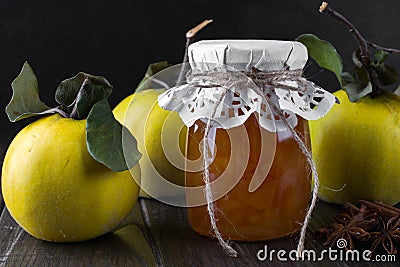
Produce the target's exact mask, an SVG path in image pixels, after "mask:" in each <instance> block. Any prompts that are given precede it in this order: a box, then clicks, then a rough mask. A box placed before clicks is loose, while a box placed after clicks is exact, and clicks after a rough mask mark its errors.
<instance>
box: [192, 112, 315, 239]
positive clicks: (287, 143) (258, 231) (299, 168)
mask: <svg viewBox="0 0 400 267" xmlns="http://www.w3.org/2000/svg"><path fill="white" fill-rule="evenodd" d="M205 126H206V125H205V123H203V122H202V121H200V120H198V121H196V123H195V124H194V125H193V126H192V127H190V128H189V131H188V139H187V147H186V152H187V155H186V156H187V160H188V161H195V160H198V159H199V158H200V159H201V158H202V154H201V151H202V142H203V141H202V140H203V138H204V131H205ZM240 127H241V128H242V130H241V131H240V130H239V128H240ZM295 130H296V131H298V132H299V133H300V135H301V136H302V137H303V140H304V142H305V143H306V144H307V146H309V133H308V124H307V121H306V120H304V119H303V118H301V117H298V124H297V126H296V127H295ZM206 140H207V142H208V144H209V146H210V152H211V154H213V153H214V154H213V155H212V157H213V160H212V163H211V164H210V165H209V167H208V170H209V174H210V175H209V176H210V182H211V183H212V184H213V182H217V181H218V180H219V179H223V180H224V182H223V183H220V185H215V186H212V187H211V188H212V192H213V196H214V197H213V199H217V198H218V199H217V200H216V201H215V202H214V206H215V210H216V218H217V226H218V229H219V231H220V232H221V234H222V236H223V238H225V239H232V240H249V241H250V240H266V239H272V238H278V237H282V236H285V235H288V234H291V233H293V232H295V231H296V230H298V229H300V228H301V225H302V222H303V220H304V216H305V213H306V210H307V206H308V203H309V199H310V190H311V189H310V186H311V185H310V179H311V175H310V170H309V168H308V165H307V161H306V158H305V156H304V154H303V153H302V152H301V150H300V149H299V146H298V144H297V143H296V141H295V140H294V138H293V135H292V133H291V132H290V131H289V130H287V131H281V132H276V133H275V132H269V131H267V130H265V129H264V128H261V127H260V125H259V122H258V120H257V118H256V116H255V115H254V114H252V115H251V116H250V117H249V118H248V119H247V121H246V122H245V123H244V124H243V125H241V126H238V127H235V128H231V129H228V130H224V129H222V128H215V127H212V128H211V129H210V132H209V134H208V139H206ZM271 140H272V141H271ZM189 164H190V163H189ZM259 175H262V179H261V181H262V183H261V185H260V186H259V187H258V188H257V189H256V190H255V191H253V192H249V186H250V183H251V181H252V179H255V180H257V179H259V178H260V177H258V178H257V177H255V176H259ZM253 176H254V177H253ZM227 183H228V184H230V185H234V187H233V188H232V189H231V190H230V191H229V192H227V191H225V192H227V193H226V194H223V193H225V192H222V191H224V190H226V188H227V187H226V185H227ZM186 186H188V187H196V186H204V181H203V172H202V171H195V172H190V168H187V172H186ZM250 187H251V186H250ZM250 191H251V190H250ZM221 193H222V194H223V196H222V197H220V196H221ZM186 198H187V203H188V205H189V206H190V204H191V203H199V201H200V202H201V203H207V201H206V200H205V196H204V193H203V194H201V195H199V194H191V191H190V188H189V189H188V190H187V194H186ZM199 198H203V199H199ZM188 214H189V221H190V224H191V225H192V228H193V229H194V230H195V231H196V232H197V233H199V234H202V235H207V236H212V231H211V225H210V218H209V214H208V211H207V205H206V204H204V205H201V206H197V207H190V208H188Z"/></svg>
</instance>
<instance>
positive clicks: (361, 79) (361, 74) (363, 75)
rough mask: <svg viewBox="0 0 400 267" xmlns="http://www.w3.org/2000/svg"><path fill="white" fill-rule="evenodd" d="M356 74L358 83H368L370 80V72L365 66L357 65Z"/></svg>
mask: <svg viewBox="0 0 400 267" xmlns="http://www.w3.org/2000/svg"><path fill="white" fill-rule="evenodd" d="M354 74H355V76H356V78H357V81H358V83H361V84H368V82H369V78H368V72H367V70H366V69H365V67H364V66H362V67H361V68H359V67H357V66H355V67H354Z"/></svg>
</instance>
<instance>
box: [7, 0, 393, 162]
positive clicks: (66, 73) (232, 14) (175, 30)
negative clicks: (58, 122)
mask: <svg viewBox="0 0 400 267" xmlns="http://www.w3.org/2000/svg"><path fill="white" fill-rule="evenodd" d="M320 2H321V1H320V0H308V1H302V0H292V1H283V0H279V1H266V0H252V1H243V0H241V1H235V0H213V1H211V0H186V1H167V0H131V1H128V0H126V1H122V0H113V1H103V0H98V1H83V0H80V1H77V0H58V1H52V0H42V1H37V0H36V1H35V0H2V1H0V55H1V56H0V109H1V111H0V127H1V128H0V137H1V142H0V156H1V157H2V155H3V154H4V151H5V149H6V147H7V146H8V144H9V142H10V141H11V140H12V138H13V136H14V135H15V134H16V133H17V132H18V131H19V130H20V129H21V128H22V127H24V126H25V125H26V124H27V123H28V122H29V120H27V121H21V122H17V123H14V124H11V123H10V122H9V121H8V120H7V117H6V115H5V113H4V108H5V106H6V104H7V103H8V101H9V100H10V98H11V94H12V91H11V87H10V84H11V81H12V80H13V79H14V78H15V76H16V75H17V74H18V72H19V71H20V68H21V66H22V64H23V62H24V61H25V60H28V61H29V62H30V64H31V66H32V67H33V69H34V70H35V72H36V75H37V77H38V80H39V86H40V93H41V98H42V100H44V101H45V102H46V103H47V104H48V105H53V106H54V105H55V101H54V90H55V88H56V86H57V85H58V83H59V82H60V81H61V80H63V79H64V78H67V77H71V76H73V75H75V74H76V73H77V72H78V71H85V72H88V73H92V74H96V75H103V76H105V77H106V78H107V79H108V80H109V81H110V82H111V83H112V84H113V85H114V88H115V89H114V92H113V95H112V97H111V103H112V105H113V106H114V105H116V104H117V103H118V101H119V100H121V99H122V98H124V97H125V96H127V95H129V94H130V93H132V90H133V88H135V86H136V85H137V83H138V82H139V81H140V79H141V77H142V75H143V73H144V71H145V70H146V68H147V65H148V64H149V63H152V62H157V61H163V60H168V61H170V62H172V63H178V62H179V61H180V60H181V58H182V55H183V52H184V44H185V38H184V34H185V32H186V31H187V30H188V29H189V28H191V27H193V26H194V25H196V24H197V23H199V22H201V21H202V20H204V19H206V18H212V19H214V23H213V24H211V25H210V26H208V27H207V28H206V29H204V30H203V31H202V32H201V33H200V34H199V35H198V37H197V38H198V39H217V38H233V39H238V38H255V39H256V38H259V39H283V40H293V39H294V38H295V37H296V36H298V35H299V34H301V33H305V32H311V33H314V34H317V35H318V36H320V37H321V38H323V39H326V40H329V41H330V42H332V43H333V44H334V45H335V47H336V48H337V49H338V51H339V52H340V53H341V54H342V55H343V57H344V62H345V69H349V68H350V62H349V58H350V55H351V52H352V51H353V50H354V49H355V47H356V43H355V42H354V40H353V39H352V37H351V35H350V34H349V33H348V32H347V31H346V30H345V29H344V28H343V26H342V25H340V24H338V23H337V22H336V21H334V20H333V19H331V18H329V17H328V16H323V15H321V14H319V13H318V11H317V10H318V7H319V4H320ZM330 3H331V5H332V6H333V7H335V8H336V9H337V10H339V11H340V12H342V13H343V14H344V15H345V16H347V17H348V18H349V19H350V20H351V21H352V22H353V23H354V24H355V25H356V26H357V27H358V28H359V30H360V31H361V32H362V33H363V34H364V35H365V37H367V39H369V40H371V41H373V42H376V43H379V44H381V45H383V46H389V47H397V48H400V31H399V29H400V19H399V18H398V12H399V8H400V2H399V1H396V0H380V1H366V0H353V1H348V0H347V1H346V0H331V2H330ZM391 63H392V65H394V66H395V67H397V68H399V67H400V56H393V57H392V59H391ZM308 71H309V73H307V75H308V76H309V77H311V79H312V80H315V81H316V82H318V83H319V84H321V85H323V86H325V87H326V88H328V89H329V90H335V89H337V88H338V83H337V82H336V81H335V80H334V79H333V76H332V75H331V74H329V73H328V72H326V71H324V72H318V71H317V70H316V69H314V68H313V67H309V68H308Z"/></svg>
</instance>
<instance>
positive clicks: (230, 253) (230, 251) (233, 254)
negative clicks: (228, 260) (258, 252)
mask: <svg viewBox="0 0 400 267" xmlns="http://www.w3.org/2000/svg"><path fill="white" fill-rule="evenodd" d="M224 251H225V253H226V254H228V256H229V257H232V258H236V257H237V255H238V253H237V251H236V250H234V249H233V248H232V247H231V246H230V245H228V247H224Z"/></svg>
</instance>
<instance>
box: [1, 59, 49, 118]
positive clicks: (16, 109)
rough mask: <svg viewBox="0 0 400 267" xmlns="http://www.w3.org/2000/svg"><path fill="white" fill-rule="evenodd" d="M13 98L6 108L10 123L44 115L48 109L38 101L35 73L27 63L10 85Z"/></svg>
mask: <svg viewBox="0 0 400 267" xmlns="http://www.w3.org/2000/svg"><path fill="white" fill-rule="evenodd" d="M11 87H12V90H13V96H12V98H11V101H10V103H9V104H8V105H7V107H6V113H7V116H8V118H9V120H10V121H12V122H15V121H18V120H20V119H23V118H27V117H31V116H35V115H40V114H44V113H46V111H47V110H49V107H48V106H47V105H46V104H45V103H43V102H42V101H41V100H40V97H39V85H38V81H37V79H36V76H35V73H34V72H33V70H32V68H31V66H29V64H28V62H25V63H24V65H23V67H22V70H21V72H20V73H19V74H18V76H17V77H16V78H15V79H14V81H13V82H12V83H11Z"/></svg>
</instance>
